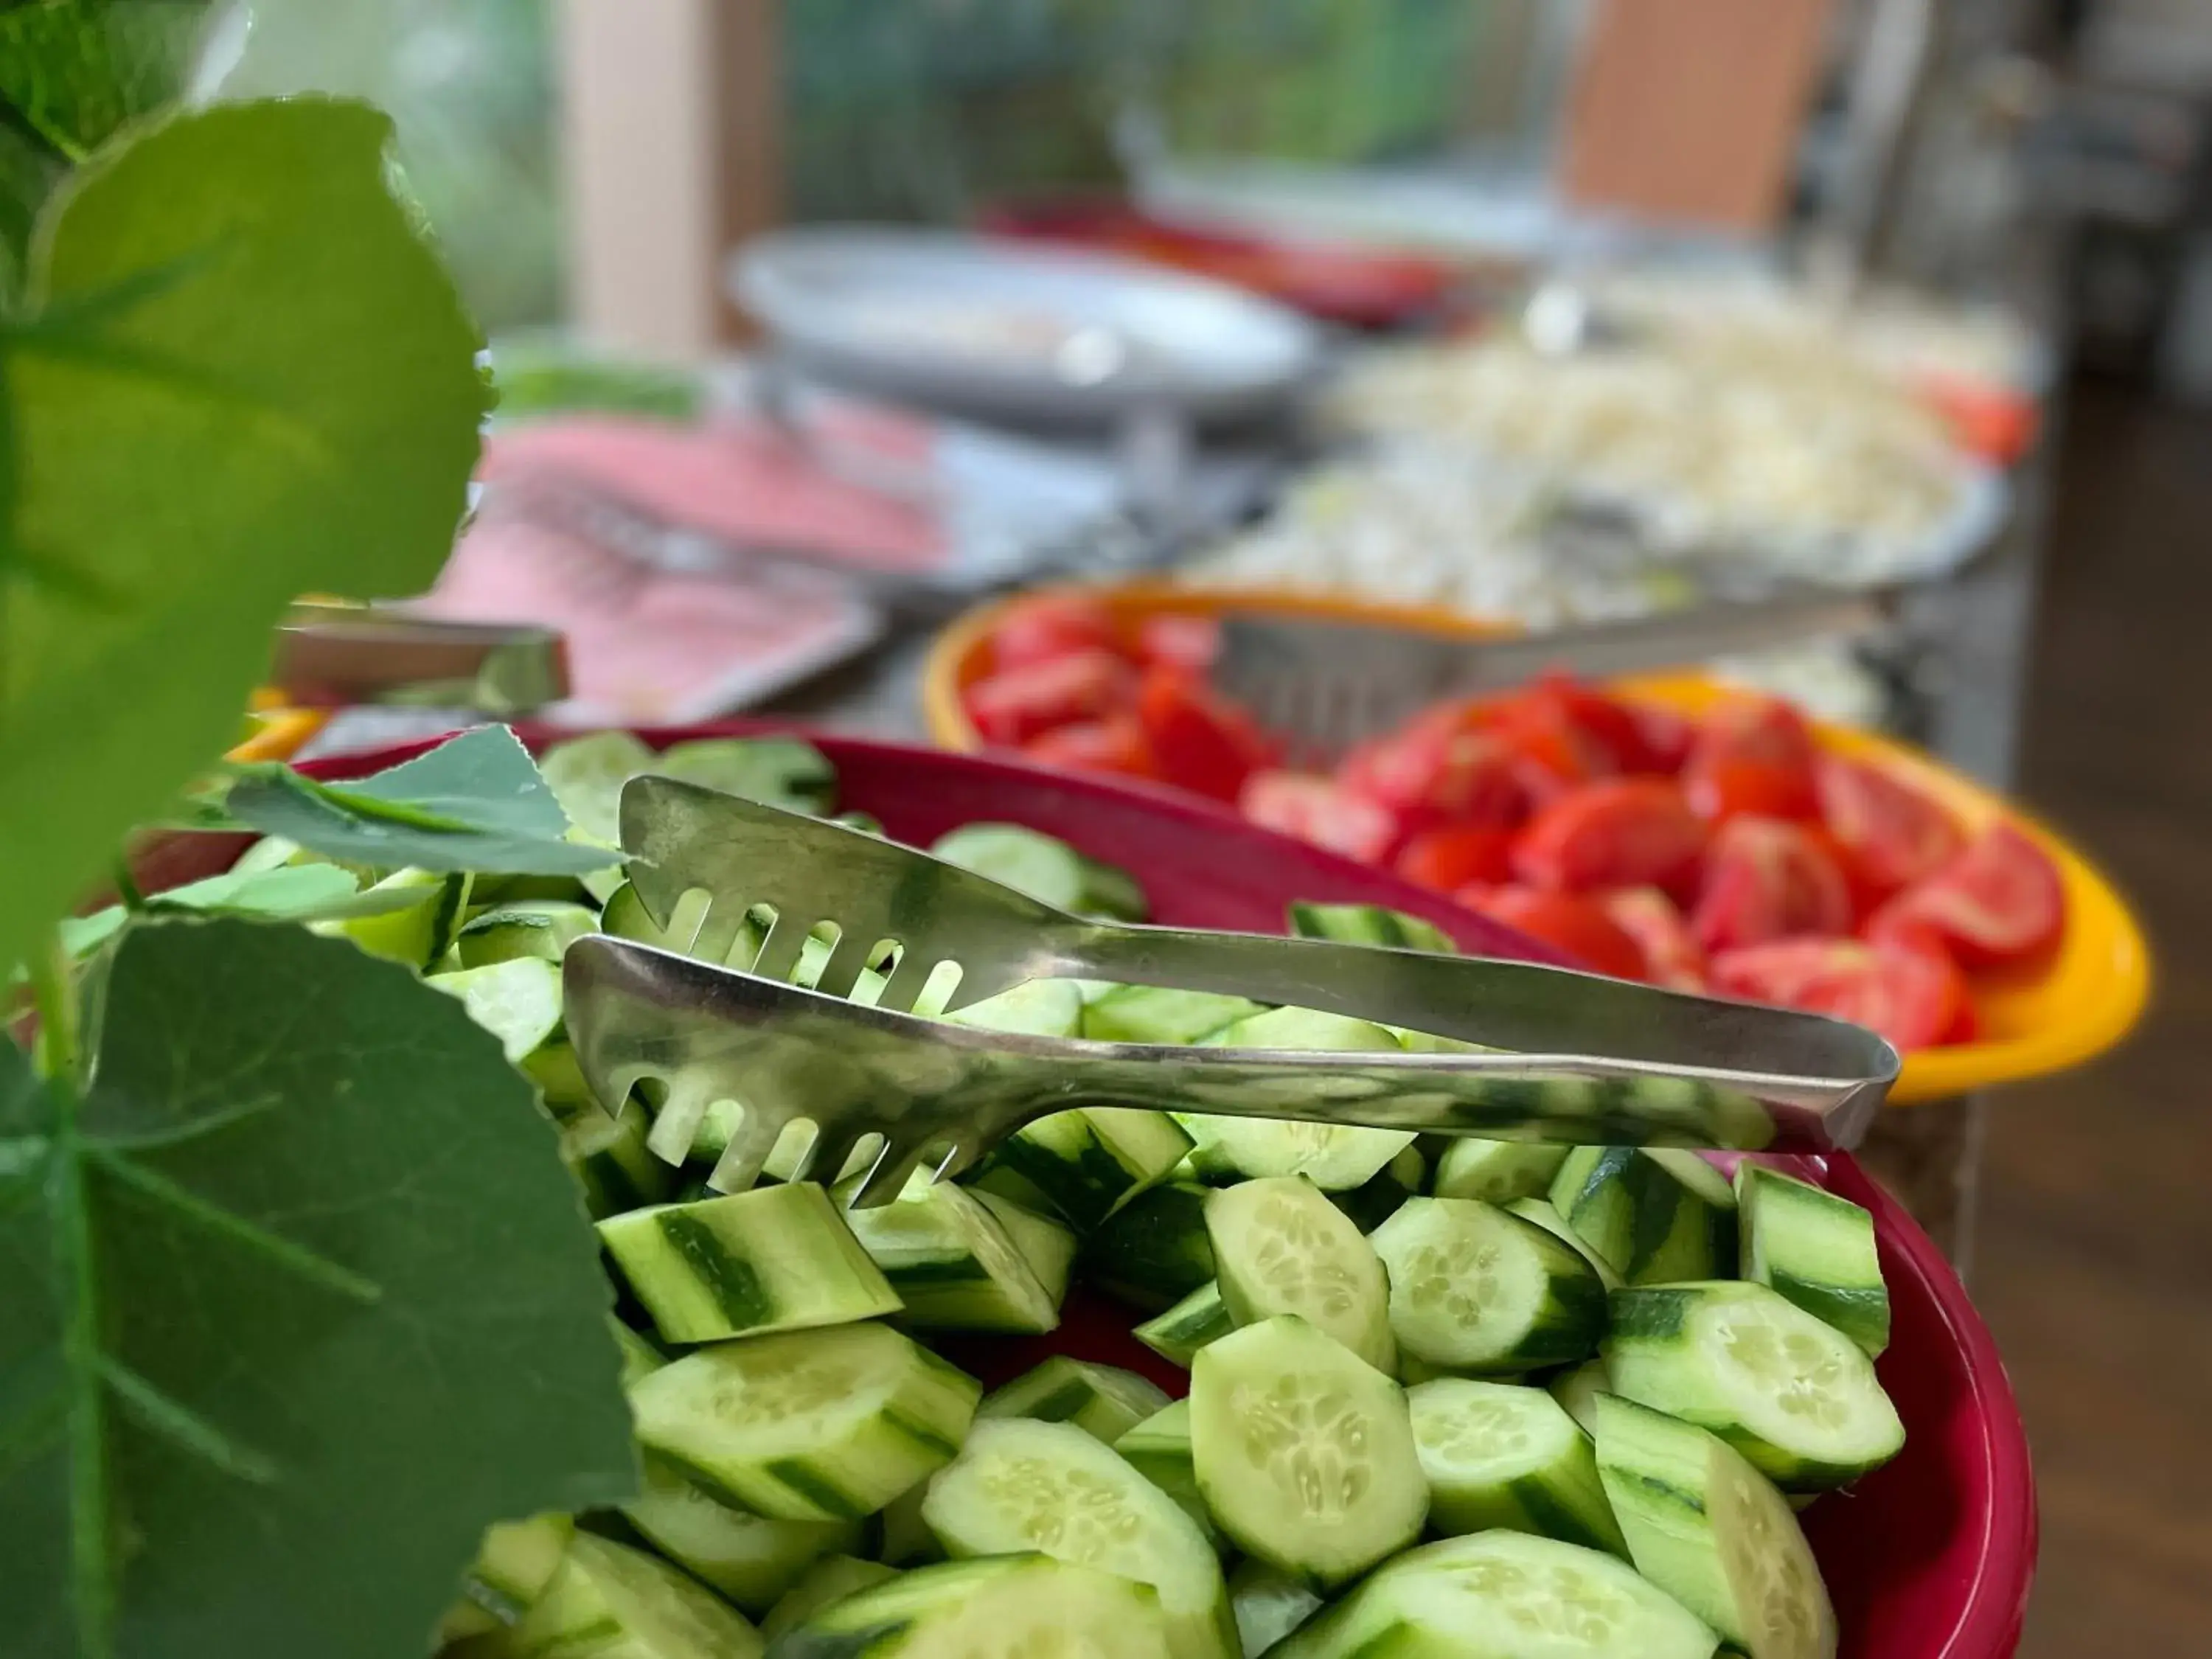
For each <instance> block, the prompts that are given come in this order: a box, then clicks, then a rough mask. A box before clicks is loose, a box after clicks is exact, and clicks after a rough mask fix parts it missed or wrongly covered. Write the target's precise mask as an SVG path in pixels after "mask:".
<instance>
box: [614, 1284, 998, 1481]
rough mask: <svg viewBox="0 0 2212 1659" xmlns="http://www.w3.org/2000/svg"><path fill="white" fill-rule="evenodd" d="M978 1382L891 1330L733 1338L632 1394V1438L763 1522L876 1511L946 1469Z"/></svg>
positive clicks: (855, 1328)
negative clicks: (634, 1424) (634, 1428)
mask: <svg viewBox="0 0 2212 1659" xmlns="http://www.w3.org/2000/svg"><path fill="white" fill-rule="evenodd" d="M982 1392H983V1391H982V1389H981V1386H980V1385H979V1384H978V1383H976V1382H975V1378H973V1377H971V1376H968V1375H967V1374H966V1373H965V1372H963V1371H959V1370H955V1369H954V1368H953V1367H952V1366H951V1365H949V1364H945V1361H943V1360H942V1359H939V1358H937V1356H936V1355H934V1354H933V1353H931V1352H929V1351H928V1350H927V1348H924V1347H922V1346H921V1345H920V1344H919V1343H917V1342H915V1341H914V1340H912V1339H911V1338H909V1337H906V1336H903V1335H902V1334H899V1333H898V1332H896V1331H895V1330H892V1329H891V1328H890V1327H889V1326H886V1325H876V1324H865V1325H842V1326H837V1327H835V1328H831V1329H829V1330H822V1331H803V1332H795V1333H793V1334H788V1335H783V1336H760V1337H750V1338H747V1339H746V1340H744V1341H742V1342H727V1343H722V1344H720V1345H718V1346H714V1347H712V1348H705V1349H702V1350H701V1351H700V1352H696V1353H694V1354H692V1355H690V1356H689V1357H688V1358H683V1359H679V1360H678V1361H676V1362H675V1363H674V1364H671V1365H667V1366H665V1367H663V1368H662V1369H661V1370H657V1371H655V1372H653V1375H652V1376H647V1377H646V1378H645V1379H644V1380H643V1381H641V1382H640V1383H637V1384H635V1386H634V1387H633V1388H632V1389H630V1396H629V1397H630V1407H631V1410H632V1411H633V1413H635V1416H636V1419H637V1437H638V1441H639V1443H641V1445H643V1446H644V1447H646V1449H648V1450H650V1451H653V1452H657V1453H659V1455H661V1456H663V1457H665V1458H666V1459H668V1460H669V1461H670V1462H672V1463H674V1464H676V1465H677V1466H678V1468H679V1469H680V1470H681V1472H682V1473H683V1474H684V1475H685V1476H686V1477H687V1478H689V1479H690V1480H691V1481H692V1482H693V1483H694V1484H695V1485H696V1486H701V1487H702V1488H703V1489H705V1490H706V1491H707V1492H709V1493H711V1494H712V1495H714V1496H715V1497H717V1498H725V1499H726V1500H728V1501H731V1502H732V1503H735V1504H738V1505H739V1506H740V1507H742V1508H745V1509H750V1510H753V1511H754V1512H756V1513H757V1514H760V1515H767V1516H775V1517H776V1518H778V1519H780V1520H786V1521H845V1520H851V1519H853V1518H854V1517H856V1516H864V1515H871V1514H873V1513H874V1512H875V1511H876V1510H879V1509H881V1508H883V1506H884V1504H888V1503H890V1501H891V1499H893V1498H896V1497H897V1496H898V1495H899V1494H900V1493H901V1492H904V1491H906V1490H907V1489H908V1487H910V1486H913V1485H914V1484H915V1482H916V1481H918V1480H921V1479H922V1478H923V1477H924V1476H926V1475H927V1474H930V1473H931V1472H932V1471H933V1470H935V1469H937V1468H941V1467H942V1466H943V1465H944V1464H945V1463H947V1462H951V1458H952V1455H953V1454H954V1452H956V1451H957V1449H958V1448H959V1445H960V1442H961V1439H962V1437H963V1436H965V1435H966V1433H967V1432H968V1425H969V1422H970V1420H971V1419H973V1418H974V1416H975V1402H976V1401H977V1400H978V1399H979V1398H981V1395H982Z"/></svg>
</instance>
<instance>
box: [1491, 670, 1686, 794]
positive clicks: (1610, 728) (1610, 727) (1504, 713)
mask: <svg viewBox="0 0 2212 1659" xmlns="http://www.w3.org/2000/svg"><path fill="white" fill-rule="evenodd" d="M1490 718H1491V720H1493V721H1494V722H1496V723H1497V724H1498V725H1499V726H1503V727H1506V728H1513V727H1516V726H1518V727H1526V728H1528V729H1529V730H1531V731H1542V730H1546V729H1555V730H1556V729H1564V730H1565V731H1567V732H1572V733H1574V734H1575V735H1576V736H1577V738H1580V740H1581V744H1582V749H1583V754H1582V760H1583V764H1584V766H1585V768H1586V769H1588V770H1590V771H1595V772H1599V773H1645V772H1650V773H1661V774H1664V773H1669V772H1672V771H1673V770H1674V769H1675V768H1676V767H1677V766H1679V765H1680V764H1681V760H1682V755H1681V750H1680V735H1679V732H1678V729H1677V728H1675V727H1673V726H1669V724H1668V720H1666V719H1658V720H1655V719H1653V718H1652V716H1651V714H1650V713H1649V712H1648V711H1645V710H1641V709H1638V708H1632V707H1631V706H1630V705H1629V704H1627V703H1626V702H1622V701H1620V699H1619V698H1618V697H1613V696H1607V694H1606V693H1605V692H1602V691H1600V690H1597V689H1596V688H1595V687H1594V686H1589V685H1585V684H1583V683H1582V682H1581V681H1580V680H1577V679H1576V678H1574V677H1573V676H1572V675H1570V674H1564V673H1560V672H1559V671H1553V672H1551V673H1547V674H1546V675H1545V676H1543V678H1541V679H1539V680H1538V681H1536V683H1535V684H1533V685H1531V686H1529V687H1528V688H1527V689H1526V690H1522V691H1520V692H1517V693H1516V694H1515V695H1514V696H1510V697H1508V698H1505V699H1504V700H1503V701H1502V702H1498V703H1495V704H1493V705H1492V708H1491V714H1490Z"/></svg>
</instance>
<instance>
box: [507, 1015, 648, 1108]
mask: <svg viewBox="0 0 2212 1659" xmlns="http://www.w3.org/2000/svg"><path fill="white" fill-rule="evenodd" d="M520 1070H521V1073H522V1074H523V1076H525V1077H526V1078H528V1079H530V1080H531V1081H532V1083H534V1084H536V1085H538V1097H539V1098H540V1099H541V1100H542V1101H543V1102H544V1105H545V1109H546V1110H547V1111H549V1112H550V1113H551V1114H552V1115H553V1119H554V1121H556V1123H573V1122H574V1121H577V1120H579V1119H580V1118H585V1117H594V1118H605V1116H606V1113H605V1111H604V1110H602V1109H601V1108H600V1106H599V1099H598V1097H596V1096H594V1095H593V1094H592V1085H590V1084H589V1083H588V1082H586V1081H585V1079H584V1068H583V1067H582V1066H579V1065H578V1064H577V1063H576V1051H575V1049H574V1048H572V1047H571V1046H570V1045H569V1042H568V1034H567V1032H566V1031H561V1032H556V1034H555V1035H554V1036H553V1037H552V1039H551V1040H550V1041H549V1042H546V1043H544V1045H542V1046H541V1047H539V1048H537V1049H536V1050H534V1051H533V1052H532V1053H531V1054H526V1055H525V1056H524V1057H523V1060H522V1063H521V1066H520ZM633 1098H635V1097H633Z"/></svg>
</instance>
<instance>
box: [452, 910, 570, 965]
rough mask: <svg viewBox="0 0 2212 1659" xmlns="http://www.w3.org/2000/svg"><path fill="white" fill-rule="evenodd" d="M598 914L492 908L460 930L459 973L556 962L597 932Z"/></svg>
mask: <svg viewBox="0 0 2212 1659" xmlns="http://www.w3.org/2000/svg"><path fill="white" fill-rule="evenodd" d="M598 930H599V913H598V912H597V911H595V910H593V909H592V908H591V907H590V906H588V905H584V904H573V903H562V902H550V901H528V902H520V901H519V902H514V903H510V904H494V905H490V906H488V907H487V908H484V909H482V910H479V911H477V913H476V914H475V915H472V916H471V917H470V918H469V919H468V921H466V922H465V923H463V924H462V927H461V931H460V933H459V936H458V937H457V938H456V939H454V940H453V949H454V951H456V952H457V953H458V954H459V957H460V960H461V966H462V967H464V968H489V967H491V966H493V965H494V964H495V963H501V962H512V961H513V960H514V959H515V958H516V957H535V958H536V959H537V960H538V961H540V962H558V961H560V960H561V957H562V952H564V951H567V950H568V947H569V946H570V945H573V944H574V943H575V942H576V941H577V940H578V939H581V938H583V937H584V935H585V934H586V933H596V932H597V931H598Z"/></svg>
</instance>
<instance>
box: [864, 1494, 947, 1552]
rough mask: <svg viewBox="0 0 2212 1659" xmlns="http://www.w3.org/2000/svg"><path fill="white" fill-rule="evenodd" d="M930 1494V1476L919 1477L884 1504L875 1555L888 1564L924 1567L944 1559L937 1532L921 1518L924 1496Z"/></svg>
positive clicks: (878, 1520) (879, 1521)
mask: <svg viewBox="0 0 2212 1659" xmlns="http://www.w3.org/2000/svg"><path fill="white" fill-rule="evenodd" d="M928 1496H929V1482H928V1480H927V1479H924V1480H917V1481H916V1482H915V1484H914V1485H913V1486H909V1487H908V1488H907V1489H906V1490H905V1491H904V1492H901V1493H900V1494H899V1495H898V1496H897V1497H896V1498H892V1499H891V1501H890V1503H888V1504H884V1512H883V1513H882V1514H881V1515H879V1516H877V1517H876V1519H877V1522H878V1525H879V1527H880V1529H881V1533H882V1535H881V1537H880V1538H879V1539H878V1541H877V1544H876V1559H878V1561H881V1562H882V1563H883V1564H884V1565H885V1566H889V1567H923V1566H927V1565H929V1564H930V1563H931V1562H933V1561H942V1560H943V1559H945V1551H944V1548H943V1547H942V1546H940V1545H939V1543H938V1541H937V1535H936V1534H934V1533H933V1532H931V1531H930V1529H929V1527H928V1524H927V1522H924V1521H923V1520H922V1518H921V1505H922V1500H923V1499H925V1498H927V1497H928Z"/></svg>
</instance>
